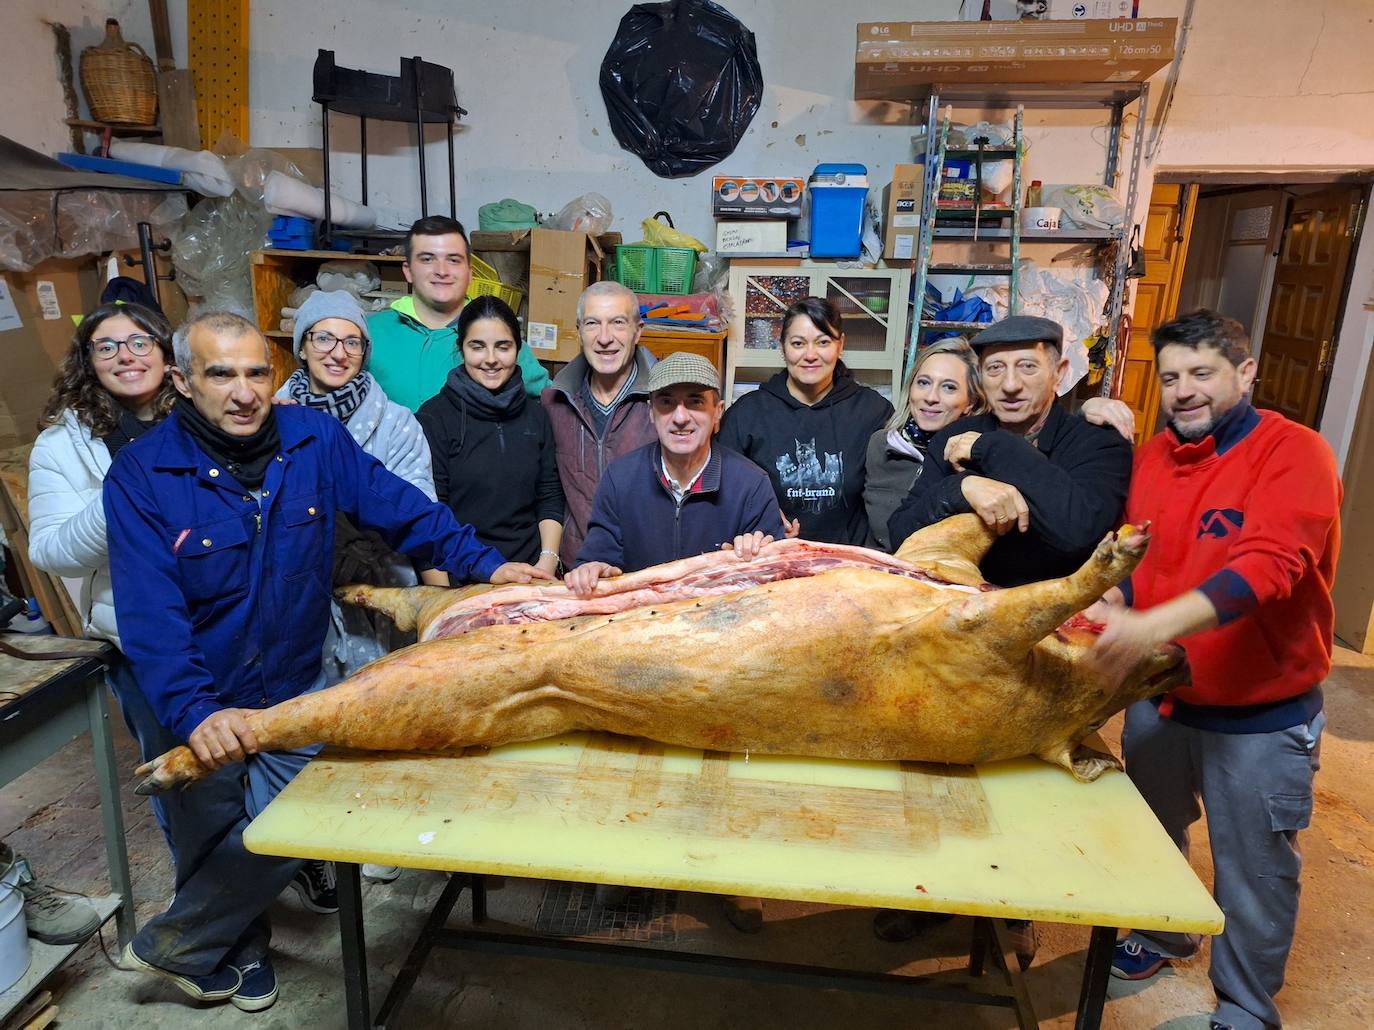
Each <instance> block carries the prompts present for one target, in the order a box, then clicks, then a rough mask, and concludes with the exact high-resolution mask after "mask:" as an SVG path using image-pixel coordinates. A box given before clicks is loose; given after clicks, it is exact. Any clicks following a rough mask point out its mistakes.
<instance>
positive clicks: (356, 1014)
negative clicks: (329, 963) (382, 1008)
mask: <svg viewBox="0 0 1374 1030" xmlns="http://www.w3.org/2000/svg"><path fill="white" fill-rule="evenodd" d="M334 871H335V873H336V875H337V877H338V884H337V885H338V891H339V936H340V940H341V943H342V945H343V966H344V999H345V1001H346V1003H347V1005H348V1030H371V1027H372V1004H371V1002H370V1001H369V1000H368V996H367V941H366V938H365V937H364V935H363V883H362V876H361V870H360V869H359V867H358V866H357V865H355V864H353V863H351V862H336V863H334Z"/></svg>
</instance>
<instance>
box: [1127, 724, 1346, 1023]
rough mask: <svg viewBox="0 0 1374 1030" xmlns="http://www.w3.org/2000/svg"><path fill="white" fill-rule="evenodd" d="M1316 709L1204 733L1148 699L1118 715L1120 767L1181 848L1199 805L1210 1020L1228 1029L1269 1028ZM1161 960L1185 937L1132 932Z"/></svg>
mask: <svg viewBox="0 0 1374 1030" xmlns="http://www.w3.org/2000/svg"><path fill="white" fill-rule="evenodd" d="M1325 724H1326V715H1325V713H1323V712H1319V713H1317V716H1316V718H1314V719H1313V720H1312V722H1311V723H1306V724H1299V725H1297V726H1292V727H1289V728H1288V729H1284V730H1276V731H1274V732H1273V733H1215V732H1212V731H1210V730H1199V729H1193V728H1192V727H1190V726H1182V725H1179V724H1178V723H1176V722H1174V721H1173V720H1171V719H1164V718H1161V717H1160V715H1159V711H1158V710H1157V709H1156V708H1155V706H1154V705H1153V704H1151V703H1150V702H1148V701H1140V702H1138V703H1136V704H1134V705H1132V706H1131V707H1130V708H1128V709H1127V710H1126V727H1125V731H1124V732H1123V734H1122V738H1121V743H1122V750H1123V751H1124V752H1125V755H1126V772H1127V774H1128V775H1129V776H1130V777H1131V780H1132V782H1134V783H1135V785H1136V788H1137V789H1138V790H1139V791H1140V793H1141V795H1142V796H1143V797H1144V798H1145V801H1146V802H1147V803H1148V804H1149V806H1150V808H1151V810H1152V811H1153V812H1154V814H1155V816H1156V818H1158V819H1159V821H1160V823H1161V824H1162V825H1163V826H1164V829H1165V831H1167V832H1168V834H1169V836H1170V837H1171V838H1172V839H1173V841H1174V843H1175V844H1177V845H1178V847H1179V849H1180V850H1181V851H1182V852H1183V853H1184V854H1185V855H1186V854H1187V853H1188V828H1189V827H1190V826H1191V825H1192V824H1193V823H1195V822H1196V821H1197V819H1198V817H1199V815H1201V810H1200V809H1199V806H1198V802H1199V801H1201V803H1202V807H1203V808H1205V809H1206V811H1207V833H1208V837H1209V839H1210V840H1211V844H1212V866H1213V869H1214V871H1215V892H1216V899H1217V904H1218V905H1219V906H1221V910H1222V911H1223V912H1224V913H1225V914H1226V928H1225V930H1223V931H1222V933H1221V934H1220V935H1219V936H1218V937H1216V938H1215V939H1214V940H1213V941H1212V966H1211V970H1210V973H1211V978H1212V986H1213V987H1214V988H1215V989H1216V993H1217V1010H1216V1014H1215V1015H1214V1017H1213V1018H1215V1019H1216V1020H1217V1021H1218V1022H1221V1023H1226V1024H1229V1025H1231V1026H1234V1027H1236V1030H1259V1028H1262V1027H1277V1026H1279V1025H1280V1017H1279V1010H1278V1008H1277V1007H1276V1006H1275V1004H1274V995H1275V994H1277V993H1278V992H1279V988H1280V987H1282V986H1283V974H1284V968H1285V966H1286V965H1287V963H1288V952H1289V950H1290V949H1291V948H1292V945H1293V927H1294V924H1295V923H1296V922H1297V917H1298V895H1299V893H1300V891H1301V884H1300V883H1299V875H1300V874H1301V872H1302V853H1301V852H1300V851H1299V850H1298V845H1297V838H1298V831H1299V830H1303V829H1306V828H1307V825H1308V823H1309V822H1310V821H1311V818H1312V779H1313V775H1314V774H1315V773H1316V771H1317V767H1318V765H1319V764H1320V759H1321V735H1322V727H1323V726H1324V725H1325ZM1131 939H1132V940H1134V941H1136V942H1137V943H1138V944H1140V945H1142V946H1144V947H1146V948H1148V949H1150V950H1151V951H1155V952H1158V953H1159V954H1161V955H1164V956H1166V957H1168V958H1187V957H1189V956H1191V955H1192V954H1193V953H1194V952H1196V951H1197V948H1198V945H1199V943H1200V941H1201V939H1200V938H1199V937H1198V936H1196V935H1194V934H1181V933H1164V932H1160V931H1154V930H1151V931H1148V932H1136V933H1133V934H1132V935H1131Z"/></svg>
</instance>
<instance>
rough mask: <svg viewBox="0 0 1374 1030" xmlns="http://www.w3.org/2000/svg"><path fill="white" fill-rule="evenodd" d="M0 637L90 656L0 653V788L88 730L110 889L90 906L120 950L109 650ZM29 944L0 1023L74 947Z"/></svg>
mask: <svg viewBox="0 0 1374 1030" xmlns="http://www.w3.org/2000/svg"><path fill="white" fill-rule="evenodd" d="M0 640H4V641H6V642H8V643H10V644H12V645H14V646H15V647H17V648H20V649H22V650H25V651H31V652H32V651H49V652H51V651H80V652H89V655H90V657H84V658H82V657H77V658H68V659H63V660H58V661H25V660H23V659H19V658H15V657H12V656H11V655H8V654H3V653H0V787H3V786H5V785H6V784H8V783H10V782H11V781H13V780H14V779H16V778H17V777H19V776H20V775H22V774H23V773H26V772H28V771H29V770H30V769H32V768H33V767H34V766H36V765H37V764H38V763H39V762H42V761H43V760H44V759H46V758H49V757H50V756H52V755H53V754H56V753H57V751H59V750H60V749H62V748H63V747H65V746H66V745H67V744H69V743H71V742H72V741H73V740H76V739H77V738H78V737H80V736H81V735H82V734H83V733H87V732H89V733H90V735H91V750H92V758H93V759H94V762H95V776H96V783H97V785H98V787H99V790H100V817H101V823H102V828H103V831H104V835H105V857H106V861H107V862H108V863H109V870H110V887H111V889H112V891H113V893H112V894H111V895H110V896H109V897H107V898H93V899H92V901H93V902H94V904H95V906H96V909H97V911H99V912H100V914H101V916H102V917H103V918H104V919H106V920H108V919H109V918H110V917H111V916H114V918H115V924H116V927H117V930H118V934H119V945H120V947H121V948H122V947H123V946H124V945H125V944H127V943H128V942H129V941H130V940H131V939H132V938H133V936H134V931H135V930H136V926H135V922H134V906H133V894H132V890H131V887H130V879H129V856H128V852H127V851H126V850H125V846H124V815H123V811H122V810H121V809H120V805H119V772H118V768H117V766H116V764H115V752H114V741H113V739H112V738H111V736H110V724H109V709H108V691H107V690H106V687H105V677H104V675H103V670H104V668H105V666H104V662H103V658H104V656H105V655H107V654H108V653H109V651H110V645H109V644H106V643H103V642H101V641H94V640H71V639H67V638H65V637H54V636H30V635H25V634H21V633H4V634H0ZM30 943H31V945H32V959H31V961H30V964H29V971H28V972H27V973H26V974H25V975H24V976H23V977H22V978H21V979H20V981H19V982H18V983H17V984H15V985H14V986H13V987H11V988H10V989H9V990H8V991H5V992H4V993H0V1020H3V1019H4V1018H5V1017H6V1016H7V1015H8V1014H9V1012H10V1011H11V1010H12V1009H13V1008H15V1007H17V1006H18V1005H19V1004H21V1003H22V1002H23V1001H24V999H25V998H26V997H27V996H28V995H29V994H31V993H32V992H33V991H34V990H36V989H37V987H38V985H39V984H40V983H41V982H42V980H43V979H44V978H45V977H46V976H47V975H48V974H49V973H51V972H52V971H53V970H54V969H56V968H57V967H58V966H59V965H61V963H62V962H64V961H65V960H66V959H67V957H68V956H69V955H71V954H72V953H73V952H74V951H75V950H76V949H77V948H78V947H80V945H66V946H58V945H46V944H40V943H39V942H37V941H31V942H30Z"/></svg>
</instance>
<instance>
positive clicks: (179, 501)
mask: <svg viewBox="0 0 1374 1030" xmlns="http://www.w3.org/2000/svg"><path fill="white" fill-rule="evenodd" d="M174 350H175V353H176V361H177V367H176V368H175V369H174V370H173V373H172V375H173V377H174V380H175V383H176V387H177V390H178V391H179V392H180V394H181V397H180V398H179V400H178V402H177V407H176V409H175V410H174V412H173V413H172V415H171V416H169V417H168V418H167V420H166V421H165V422H163V423H162V425H160V426H158V427H157V428H156V429H153V430H151V431H149V432H148V433H146V434H145V435H144V436H143V437H141V438H140V439H139V440H138V441H137V442H136V443H135V444H131V445H129V446H128V447H125V448H123V449H122V450H121V451H120V453H119V455H118V460H117V461H115V463H114V464H113V465H112V466H111V468H110V473H109V475H108V477H107V478H106V480H105V494H104V502H105V512H106V519H107V523H108V535H109V546H110V572H111V576H112V580H113V585H114V599H115V613H116V617H117V619H118V624H119V629H120V636H121V640H122V641H123V647H124V651H125V653H126V654H127V655H128V657H129V659H130V661H131V662H132V664H133V669H134V674H135V677H136V678H137V680H138V685H139V688H140V689H141V690H142V691H143V693H144V694H145V695H146V697H147V699H148V701H149V702H150V705H151V708H152V712H153V714H154V715H155V716H156V719H157V722H158V724H159V725H157V726H152V727H139V728H138V729H139V732H138V737H139V739H140V740H141V741H142V742H143V743H144V747H145V748H147V749H148V751H149V752H150V753H149V754H145V756H144V757H145V759H147V758H150V757H153V756H154V755H156V754H157V753H159V752H160V751H162V750H165V749H167V748H170V747H173V746H176V745H177V744H179V743H181V742H183V741H184V742H185V743H187V744H188V745H189V746H190V747H191V749H192V750H193V751H194V752H195V754H196V757H197V758H199V759H200V761H201V762H203V763H205V764H206V765H208V766H210V767H211V768H213V769H215V770H216V771H215V773H214V774H213V775H212V776H210V777H209V778H208V779H207V780H205V781H204V782H203V783H201V784H200V785H198V786H196V787H195V788H193V789H191V790H188V791H185V792H179V793H175V794H169V795H167V796H166V797H165V798H164V801H165V803H166V812H167V819H168V833H169V835H170V837H171V840H172V844H173V847H174V851H175V855H174V858H175V864H176V895H175V897H174V898H173V899H172V903H171V906H170V907H169V908H168V909H167V911H166V912H164V913H162V914H161V915H159V916H156V917H154V918H153V919H152V920H150V921H149V922H148V923H147V924H146V925H145V926H144V928H143V930H142V931H141V932H140V933H139V934H138V936H137V937H135V938H134V940H133V941H132V942H130V944H129V945H128V947H127V948H126V949H125V951H124V955H123V962H122V965H123V966H124V968H126V969H131V970H138V971H141V972H145V973H151V974H154V975H157V976H160V977H163V978H165V979H168V980H170V981H172V982H173V983H174V984H176V986H178V987H179V988H180V989H181V990H183V991H184V992H186V993H187V994H189V995H191V996H192V997H194V998H196V999H198V1000H201V1001H222V1000H224V999H229V1000H231V1001H232V1002H233V1004H235V1005H236V1006H237V1007H238V1008H240V1009H244V1010H246V1011H256V1010H258V1009H263V1008H266V1007H267V1006H269V1005H271V1004H272V1003H273V1002H274V1001H275V1000H276V997H277V980H276V974H275V972H274V971H273V969H272V965H271V962H270V960H269V958H268V951H267V946H268V941H269V938H270V932H271V927H270V924H269V921H268V918H267V907H268V905H269V904H271V902H272V900H273V899H274V898H275V897H276V896H277V895H278V894H279V893H280V892H281V891H282V889H283V888H285V887H286V886H287V885H288V884H289V883H291V882H292V879H293V877H296V876H297V874H298V873H299V872H300V871H301V869H302V864H301V862H300V861H299V860H291V859H279V858H269V857H265V856H260V855H253V854H250V853H249V852H247V851H246V850H245V849H244V847H243V840H242V834H243V830H244V829H245V828H246V827H247V825H248V822H249V820H250V819H252V818H253V817H254V816H256V815H257V813H258V812H260V811H261V810H262V809H263V807H265V806H266V805H267V803H268V802H269V801H270V800H271V799H272V798H273V797H275V796H276V794H277V793H278V792H279V791H280V790H281V789H282V787H284V786H285V785H286V784H287V783H288V782H290V780H291V779H292V777H294V776H295V775H296V773H298V772H299V771H300V769H301V768H302V767H303V766H304V765H305V763H306V762H307V761H309V759H310V757H311V755H312V754H314V752H315V751H316V750H318V748H306V749H303V750H301V751H292V752H275V753H268V752H259V751H258V748H257V742H256V740H254V738H253V733H252V731H251V730H250V729H249V728H248V724H247V723H246V721H245V720H244V718H243V710H244V709H251V708H265V707H267V706H268V705H273V704H276V703H278V702H280V701H284V700H286V699H288V698H291V697H295V696H297V695H299V694H302V693H305V692H306V691H310V690H318V689H320V688H321V687H323V686H324V673H323V671H322V667H321V649H322V646H323V643H324V637H325V631H326V627H327V626H328V624H329V596H330V587H331V580H330V577H331V572H332V568H333V554H334V542H333V538H334V517H335V513H336V512H342V513H344V514H346V515H347V516H348V517H349V518H350V519H351V520H352V521H353V522H354V524H356V525H358V526H359V527H361V528H366V529H374V530H376V531H378V532H379V533H381V534H382V536H383V537H384V538H385V539H386V541H387V542H388V543H389V544H390V545H391V546H392V548H394V549H395V550H397V551H399V552H401V553H403V554H407V555H409V556H411V557H412V558H414V559H415V560H416V561H417V562H421V563H423V564H424V565H425V566H426V567H432V568H438V569H442V570H444V571H446V572H448V573H449V575H450V576H451V577H452V578H454V579H455V580H457V581H469V582H478V581H488V582H492V583H511V582H529V581H530V580H532V579H548V578H549V577H548V575H547V574H546V573H544V572H543V571H542V570H539V569H535V568H533V567H532V566H529V565H522V564H515V563H508V562H506V561H505V560H504V559H503V558H502V557H501V556H500V554H498V553H497V552H496V551H495V550H493V549H492V548H490V547H486V546H483V545H482V544H479V543H478V541H477V538H476V535H475V534H474V532H473V530H472V527H471V526H466V525H461V524H460V523H458V522H457V521H456V520H455V519H454V517H453V515H452V513H451V512H450V511H449V509H448V508H447V507H446V506H445V505H442V504H435V503H434V502H432V501H430V500H429V499H428V498H427V497H426V496H425V495H424V494H423V493H422V492H421V491H420V490H419V489H418V488H417V487H415V486H412V485H410V484H409V483H406V482H405V481H404V480H401V479H399V478H398V477H396V476H395V475H393V474H392V473H390V472H388V471H387V470H386V468H385V467H384V466H383V465H382V464H381V462H379V461H377V460H376V459H375V458H373V457H371V456H369V455H368V454H366V453H364V451H363V450H362V449H361V448H360V447H359V446H358V445H357V444H356V443H354V441H353V439H352V437H351V436H349V434H348V431H347V429H346V428H345V427H344V426H343V425H342V423H340V422H339V421H338V420H337V419H334V418H331V417H329V416H327V415H324V414H321V413H319V412H316V411H311V410H309V409H306V408H298V407H294V406H287V407H278V408H274V407H273V405H272V403H271V397H272V364H271V357H270V354H269V352H268V344H267V341H266V339H265V338H264V337H263V335H262V334H261V333H260V332H259V331H258V330H257V328H256V327H255V326H254V325H253V324H252V323H251V322H249V321H248V320H246V319H244V318H241V317H240V316H238V315H234V314H230V313H227V312H212V313H209V314H205V315H202V316H200V317H198V318H196V319H194V320H193V321H192V322H190V323H189V324H188V325H186V326H185V327H183V329H182V330H181V331H180V332H178V333H177V335H176V338H175V341H174ZM307 886H310V884H308V883H307ZM324 886H325V887H327V886H328V885H327V883H326V884H325V885H324ZM321 893H322V892H321ZM327 904H328V903H326V904H324V905H320V906H319V907H320V908H321V909H325V910H328V909H327ZM334 904H336V903H334Z"/></svg>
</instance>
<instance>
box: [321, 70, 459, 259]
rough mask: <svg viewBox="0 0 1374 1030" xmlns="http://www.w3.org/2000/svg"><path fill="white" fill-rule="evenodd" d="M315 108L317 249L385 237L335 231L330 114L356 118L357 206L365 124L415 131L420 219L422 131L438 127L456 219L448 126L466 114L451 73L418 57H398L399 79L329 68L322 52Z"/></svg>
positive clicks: (424, 195) (423, 209)
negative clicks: (319, 187)
mask: <svg viewBox="0 0 1374 1030" xmlns="http://www.w3.org/2000/svg"><path fill="white" fill-rule="evenodd" d="M312 99H313V100H314V101H315V103H317V104H319V105H320V113H321V118H322V135H321V139H320V148H321V151H322V152H323V157H324V168H323V173H324V186H325V189H324V225H323V229H322V231H321V233H320V240H321V243H322V245H324V246H326V247H327V246H328V245H329V244H330V242H331V240H332V239H333V238H334V237H335V236H363V237H378V236H383V235H386V234H384V233H377V232H370V233H348V232H339V233H336V232H335V231H334V223H333V220H332V217H331V215H332V212H331V210H330V189H329V182H330V179H329V115H330V112H331V111H332V112H334V113H336V114H347V115H352V116H354V117H356V118H357V119H358V140H359V145H360V147H361V151H362V182H361V187H362V196H361V200H362V203H364V204H366V203H367V121H368V119H369V118H371V119H374V120H376V121H383V122H410V123H411V124H413V125H414V126H415V150H416V156H417V157H418V159H419V166H420V214H421V216H422V217H425V216H428V214H429V191H428V178H427V174H426V169H425V126H426V125H435V124H441V125H444V126H445V127H446V128H447V135H448V205H449V214H450V215H451V216H452V217H454V218H456V217H458V184H457V179H456V177H455V173H454V165H453V125H454V123H455V122H457V121H458V120H459V119H461V118H462V117H463V115H465V114H467V111H466V110H465V109H464V108H462V107H460V106H459V105H458V94H457V89H456V87H455V86H454V83H453V71H452V69H449V68H445V67H444V66H443V65H439V64H430V63H429V62H427V61H425V60H422V59H421V58H419V57H403V58H401V73H400V74H399V75H382V74H379V73H377V72H367V71H360V70H358V69H356V68H341V67H339V66H338V65H337V64H335V63H334V51H332V50H321V51H320V52H319V54H318V56H317V57H316V58H315V73H314V96H313V97H312Z"/></svg>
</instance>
